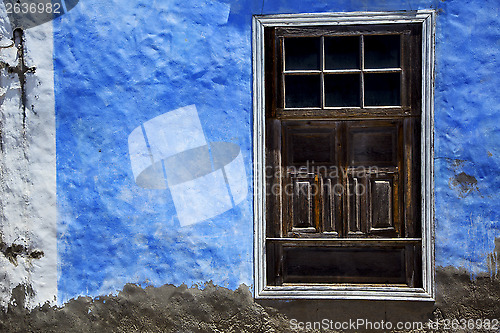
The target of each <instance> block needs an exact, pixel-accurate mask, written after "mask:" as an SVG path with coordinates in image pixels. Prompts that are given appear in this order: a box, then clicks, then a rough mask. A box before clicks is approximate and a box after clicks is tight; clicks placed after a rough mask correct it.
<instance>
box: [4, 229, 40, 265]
mask: <svg viewBox="0 0 500 333" xmlns="http://www.w3.org/2000/svg"><path fill="white" fill-rule="evenodd" d="M0 252H1V253H2V254H3V255H4V256H5V258H7V259H8V260H9V261H10V262H11V263H12V264H13V265H15V266H17V265H18V263H17V257H19V256H22V257H25V258H30V259H40V258H41V257H43V251H40V250H30V249H28V248H27V247H26V246H24V245H21V244H11V245H8V244H6V243H5V242H4V241H3V239H2V236H1V234H0Z"/></svg>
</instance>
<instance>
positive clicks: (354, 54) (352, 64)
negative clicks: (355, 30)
mask: <svg viewBox="0 0 500 333" xmlns="http://www.w3.org/2000/svg"><path fill="white" fill-rule="evenodd" d="M325 69H359V36H348V37H325Z"/></svg>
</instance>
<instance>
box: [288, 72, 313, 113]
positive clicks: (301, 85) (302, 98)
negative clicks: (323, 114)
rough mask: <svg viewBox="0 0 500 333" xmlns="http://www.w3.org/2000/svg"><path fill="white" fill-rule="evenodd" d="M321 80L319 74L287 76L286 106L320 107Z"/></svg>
mask: <svg viewBox="0 0 500 333" xmlns="http://www.w3.org/2000/svg"><path fill="white" fill-rule="evenodd" d="M320 90H321V80H320V76H319V75H287V76H285V107H287V108H305V107H319V106H320V105H321V103H320Z"/></svg>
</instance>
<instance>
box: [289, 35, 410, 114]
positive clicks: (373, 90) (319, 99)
mask: <svg viewBox="0 0 500 333" xmlns="http://www.w3.org/2000/svg"><path fill="white" fill-rule="evenodd" d="M282 45H283V49H282V52H283V57H282V59H283V63H282V70H283V76H282V87H283V95H284V96H285V101H284V102H285V104H284V107H285V108H286V109H301V108H320V109H328V108H339V107H342V108H346V107H347V108H364V107H398V106H401V90H402V89H401V82H402V73H403V68H402V65H401V62H402V61H401V34H383V35H381V34H378V35H375V34H373V35H368V34H365V35H346V36H320V37H286V38H283V43H282Z"/></svg>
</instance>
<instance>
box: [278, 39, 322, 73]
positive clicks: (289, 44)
mask: <svg viewBox="0 0 500 333" xmlns="http://www.w3.org/2000/svg"><path fill="white" fill-rule="evenodd" d="M319 44H320V39H319V38H317V37H314V38H311V37H301V38H286V39H285V69H286V70H301V69H302V70H311V69H316V70H319V69H320V68H319Z"/></svg>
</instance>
